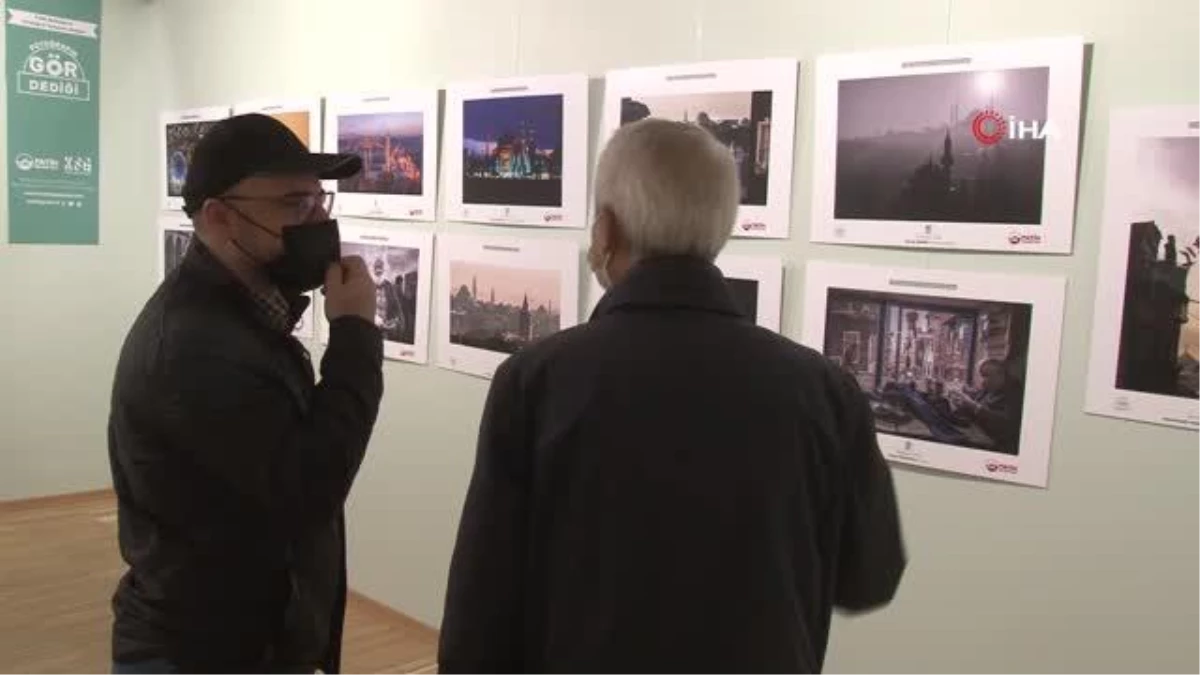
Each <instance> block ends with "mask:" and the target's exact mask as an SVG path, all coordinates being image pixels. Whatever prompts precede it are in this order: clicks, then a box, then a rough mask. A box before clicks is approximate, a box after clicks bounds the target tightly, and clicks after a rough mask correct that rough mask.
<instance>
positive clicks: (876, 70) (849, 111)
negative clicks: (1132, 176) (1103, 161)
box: [812, 38, 1084, 254]
mask: <svg viewBox="0 0 1200 675" xmlns="http://www.w3.org/2000/svg"><path fill="white" fill-rule="evenodd" d="M1083 53H1084V44H1083V40H1082V39H1080V38H1062V39H1045V40H1027V41H1021V42H1003V43H991V44H976V45H961V46H955V45H945V46H936V47H926V48H916V49H906V50H897V51H884V52H866V53H858V54H846V55H832V56H824V57H821V58H820V59H818V61H817V79H816V105H817V109H816V132H815V136H814V138H815V143H816V145H815V149H814V175H813V181H814V184H813V206H812V208H813V211H812V240H813V241H817V242H826V243H840V244H862V245H878V246H904V247H913V248H931V249H959V250H993V251H1016V252H1021V253H1059V254H1062V253H1070V252H1071V246H1072V239H1073V232H1074V212H1075V182H1076V171H1077V165H1078V149H1079V117H1080V106H1081V98H1082V86H1083Z"/></svg>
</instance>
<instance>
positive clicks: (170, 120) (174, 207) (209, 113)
mask: <svg viewBox="0 0 1200 675" xmlns="http://www.w3.org/2000/svg"><path fill="white" fill-rule="evenodd" d="M226 117H229V106H211V107H207V108H192V109H190V110H173V111H168V112H164V113H162V114H161V115H160V116H159V120H160V121H159V125H160V129H159V134H158V135H159V154H158V156H159V158H160V160H161V164H160V168H159V177H160V180H161V182H162V187H161V188H160V190H161V191H162V209H163V210H164V211H182V210H183V195H182V190H183V182H184V178H186V176H187V168H188V162H189V161H190V159H191V157H190V154H191V150H192V148H193V147H195V142H196V141H198V140H199V139H200V137H202V136H203V133H204V132H205V131H207V129H206V128H205V127H206V126H208V125H209V124H211V123H215V122H217V121H218V120H222V119H224V118H226ZM177 125H179V126H187V127H190V129H189V131H191V132H192V133H189V134H188V136H189V139H188V141H187V142H188V144H189V145H190V146H191V147H186V148H185V147H179V146H178V143H177V144H176V147H172V144H171V142H170V141H171V139H170V138H169V137H168V136H169V133H168V132H169V130H170V129H171V128H172V127H174V126H177ZM193 135H194V138H192V136H193ZM179 141H183V139H179ZM172 193H175V194H172Z"/></svg>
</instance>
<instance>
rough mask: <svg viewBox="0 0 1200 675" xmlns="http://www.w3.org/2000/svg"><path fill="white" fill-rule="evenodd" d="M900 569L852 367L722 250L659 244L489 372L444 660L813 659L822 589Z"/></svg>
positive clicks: (853, 603)
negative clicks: (764, 312)
mask: <svg viewBox="0 0 1200 675" xmlns="http://www.w3.org/2000/svg"><path fill="white" fill-rule="evenodd" d="M904 567H905V554H904V550H903V545H902V540H901V535H900V528H899V519H898V516H897V507H896V501H895V496H894V493H893V486H892V478H891V474H890V471H889V468H888V466H887V464H886V463H885V462H884V460H883V457H882V455H881V453H880V451H879V448H878V446H877V444H876V440H875V431H874V427H873V419H872V416H871V411H870V407H869V405H868V402H867V400H866V398H865V397H864V395H863V394H862V392H861V391H860V390H859V388H858V385H857V383H856V382H855V381H854V380H853V379H852V378H851V377H849V376H848V375H846V374H845V373H844V372H842V371H841V370H840V369H839V368H837V367H835V366H834V365H833V364H831V363H830V362H829V361H827V360H826V359H825V358H824V357H823V356H821V355H820V354H819V353H817V352H815V351H813V350H811V349H808V348H806V347H803V346H800V345H798V344H796V343H794V342H792V341H790V340H787V339H786V338H783V337H781V336H779V335H777V334H775V333H773V332H771V331H768V330H766V329H763V328H759V327H757V326H755V325H754V324H753V323H752V322H751V320H749V319H747V318H744V317H742V316H740V315H739V313H738V310H737V309H736V307H735V304H734V300H733V298H732V296H731V295H730V293H729V291H728V290H727V288H726V285H725V283H724V280H723V278H722V276H721V273H720V272H719V270H717V268H716V267H714V266H713V265H711V264H709V263H707V262H704V261H702V260H699V259H694V258H682V257H679V258H675V257H664V258H656V259H650V260H647V261H645V262H642V263H640V264H638V265H636V266H635V267H634V268H633V269H632V270H631V271H630V273H629V274H628V276H627V277H626V278H625V279H624V280H623V281H622V282H621V283H619V284H618V285H616V286H615V287H613V288H612V289H611V290H610V291H609V292H608V293H607V294H606V295H605V297H604V298H603V299H602V300H601V302H600V304H599V305H598V306H597V308H596V310H595V312H594V314H593V315H592V318H591V320H590V321H589V322H587V323H586V324H583V325H580V326H577V327H574V328H572V329H569V330H565V331H563V332H560V333H558V334H555V335H553V336H551V337H549V338H546V339H545V340H543V341H541V342H540V343H538V344H535V345H533V346H531V347H529V348H528V349H526V350H524V351H522V352H520V353H518V354H516V355H514V356H512V357H511V358H510V359H508V360H507V361H506V362H505V363H503V364H502V365H501V367H500V368H499V369H498V370H497V371H496V374H495V377H494V379H493V382H492V387H491V392H490V394H489V396H488V400H487V404H486V408H485V412H484V416H483V420H482V423H481V428H480V431H479V444H478V448H477V456H476V464H475V469H474V475H473V476H472V478H471V483H470V488H469V491H468V495H467V499H466V504H465V507H464V510H463V514H462V521H461V523H460V529H459V533H458V541H457V544H456V547H455V550H454V555H453V560H452V564H451V569H450V577H449V590H448V594H447V598H446V606H445V616H444V620H443V624H442V633H441V645H440V654H439V660H440V669H441V672H459V671H463V672H470V671H475V672H496V671H530V672H535V671H551V672H581V671H582V672H596V671H602V672H627V671H636V672H713V671H717V672H763V671H786V672H812V671H817V670H819V669H820V668H821V667H822V664H823V660H824V656H825V648H826V642H827V639H828V634H829V624H830V617H831V613H832V608H833V607H834V606H839V607H843V608H846V609H849V610H865V609H869V608H873V607H877V606H880V605H882V604H885V603H887V602H889V601H890V600H891V598H892V596H893V593H894V592H895V590H896V588H897V585H898V584H899V581H900V578H901V575H902V572H903V570H904Z"/></svg>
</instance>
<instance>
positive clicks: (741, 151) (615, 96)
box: [600, 59, 799, 239]
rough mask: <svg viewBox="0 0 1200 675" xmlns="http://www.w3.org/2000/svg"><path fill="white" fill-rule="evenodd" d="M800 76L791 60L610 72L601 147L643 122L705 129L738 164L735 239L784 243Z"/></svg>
mask: <svg viewBox="0 0 1200 675" xmlns="http://www.w3.org/2000/svg"><path fill="white" fill-rule="evenodd" d="M798 72H799V66H798V63H797V61H796V60H795V59H759V60H747V61H719V62H708V63H691V64H676V65H666V66H656V67H651V68H631V69H626V70H613V71H609V72H608V73H607V75H606V76H605V87H604V130H603V131H602V133H601V139H602V140H601V143H600V146H601V147H603V144H604V143H605V142H607V140H608V139H609V138H610V137H611V136H612V134H613V133H614V132H615V131H616V130H617V129H618V128H619V127H621V126H623V125H625V124H629V123H631V122H636V121H638V120H640V119H643V118H646V117H658V118H664V119H670V120H678V121H681V122H691V123H693V124H696V125H697V126H700V127H703V128H704V129H707V130H708V131H709V132H710V133H712V135H713V136H714V137H715V138H716V139H717V140H718V141H720V142H721V143H722V144H724V145H725V146H726V147H728V148H729V151H730V152H731V153H733V156H734V159H736V160H737V166H738V177H739V179H740V182H741V188H742V200H741V207H740V208H739V209H738V217H737V223H735V224H734V231H733V236H735V237H759V238H766V239H786V238H787V237H788V232H789V228H790V223H791V204H792V155H793V150H794V145H795V134H796V81H797V76H798Z"/></svg>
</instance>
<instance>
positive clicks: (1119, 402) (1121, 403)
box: [1113, 396, 1129, 412]
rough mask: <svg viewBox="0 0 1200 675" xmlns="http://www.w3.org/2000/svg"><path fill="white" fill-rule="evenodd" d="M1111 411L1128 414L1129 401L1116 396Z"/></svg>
mask: <svg viewBox="0 0 1200 675" xmlns="http://www.w3.org/2000/svg"><path fill="white" fill-rule="evenodd" d="M1113 410H1119V411H1121V412H1129V399H1128V398H1125V397H1124V396H1118V397H1117V398H1116V399H1114V400H1113Z"/></svg>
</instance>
